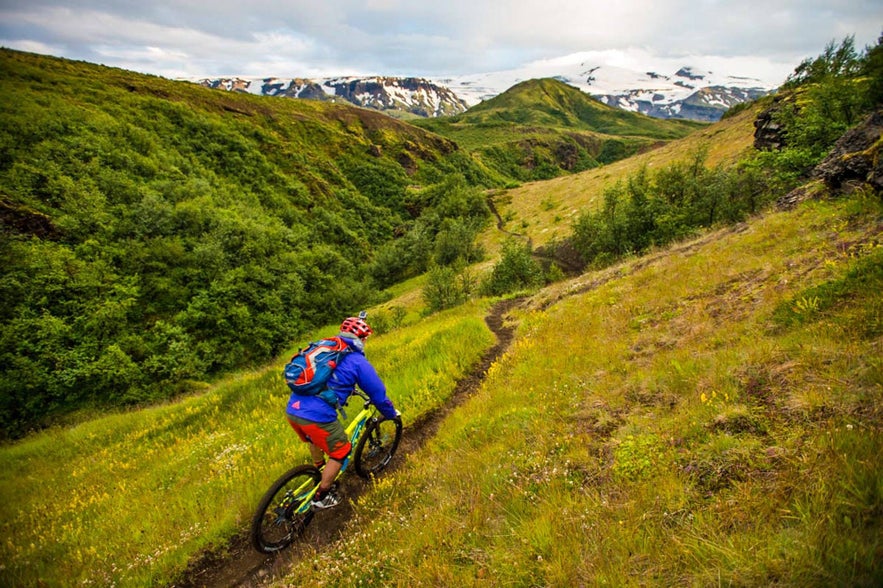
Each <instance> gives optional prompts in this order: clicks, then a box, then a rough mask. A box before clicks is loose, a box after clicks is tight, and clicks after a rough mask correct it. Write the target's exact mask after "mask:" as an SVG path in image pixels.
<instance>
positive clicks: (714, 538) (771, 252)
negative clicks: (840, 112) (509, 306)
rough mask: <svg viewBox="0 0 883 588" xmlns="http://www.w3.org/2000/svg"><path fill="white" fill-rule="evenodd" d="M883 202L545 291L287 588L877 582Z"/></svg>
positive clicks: (881, 498) (697, 244)
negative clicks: (433, 431)
mask: <svg viewBox="0 0 883 588" xmlns="http://www.w3.org/2000/svg"><path fill="white" fill-rule="evenodd" d="M881 212H883V211H881V206H880V202H879V200H878V199H877V198H876V197H873V198H870V199H866V198H864V197H862V196H858V197H856V198H852V199H850V200H845V201H837V202H813V203H810V204H806V205H804V206H802V207H800V208H799V209H797V210H795V211H792V212H778V213H772V214H769V215H766V216H764V217H763V218H759V219H756V220H755V221H753V222H752V223H750V224H748V225H742V226H739V227H736V228H734V229H728V230H721V231H719V232H717V233H712V234H710V235H708V236H706V237H704V238H702V239H699V240H696V241H692V242H688V243H684V244H681V245H679V246H677V247H674V248H672V249H670V250H667V251H662V252H659V253H657V254H655V255H653V256H650V257H647V258H641V259H637V260H634V261H632V262H630V263H626V264H622V265H619V266H615V267H612V268H610V269H609V270H607V271H604V272H600V273H589V274H586V275H585V276H583V277H581V278H579V279H577V280H574V281H572V282H569V283H566V284H562V285H560V286H558V287H556V288H554V289H551V290H548V291H546V292H544V293H542V294H541V295H540V296H538V297H535V298H534V299H532V300H531V302H530V303H529V305H528V307H527V308H526V309H525V310H524V311H523V312H521V313H520V314H519V317H518V318H519V320H520V327H519V332H518V336H517V341H516V343H515V345H514V347H513V348H512V350H511V351H510V353H508V354H507V355H506V356H505V357H504V358H503V359H502V360H501V361H499V362H498V363H497V364H496V365H494V366H493V367H492V368H491V370H490V372H489V374H488V378H487V381H486V382H485V384H484V386H483V387H482V389H481V390H480V392H479V393H478V394H477V395H476V396H475V397H474V398H473V399H472V400H471V401H470V402H468V403H467V404H466V405H464V406H463V407H462V408H461V409H460V410H458V411H457V412H456V413H455V414H454V415H452V416H451V417H450V418H449V419H448V420H447V421H446V422H445V423H444V425H443V426H442V428H441V430H440V432H439V434H438V435H437V437H436V438H435V439H434V440H433V441H432V442H430V443H429V444H428V445H427V447H425V448H424V449H423V450H421V451H420V452H419V453H418V454H417V455H413V456H409V460H408V462H407V464H406V466H405V467H404V468H403V469H402V470H400V471H399V472H397V473H396V475H394V476H390V477H387V478H384V479H383V480H382V481H380V482H378V483H377V485H376V486H375V487H374V489H373V491H372V492H371V493H369V494H368V495H366V496H364V497H363V498H362V499H360V501H359V503H358V504H357V509H356V510H357V516H356V520H354V521H353V522H352V524H351V525H350V526H349V530H348V531H347V533H345V534H344V536H343V537H342V538H341V539H340V540H339V542H338V543H337V544H336V545H334V546H332V548H330V549H326V550H322V551H321V552H315V553H313V552H310V551H309V549H308V550H307V552H306V553H305V554H304V555H303V557H302V558H300V560H299V563H298V564H296V565H295V566H294V567H293V568H292V569H291V571H290V572H289V573H288V574H287V575H286V577H285V579H283V580H282V581H280V582H279V583H278V584H277V585H289V584H290V583H291V582H296V583H299V584H300V583H306V584H319V583H322V582H325V583H327V584H329V585H343V584H347V585H358V584H360V583H361V585H369V586H374V585H376V586H380V585H397V586H440V585H460V586H477V585H490V586H536V585H547V586H574V585H614V586H638V585H640V586H647V585H652V586H696V585H698V586H706V585H738V586H766V585H779V586H838V585H839V586H876V585H879V583H880V582H881V580H883V565H881V562H883V559H881V557H880V554H881V549H883V542H881V537H883V532H881V531H883V518H881V513H883V476H881V470H880V455H881V454H883V429H881V426H883V370H881V367H883V366H881V362H880V357H881V356H883V353H881V351H883V348H881V345H883V314H881V313H883V299H881V297H880V291H881V286H883V249H881V247H880V244H879V238H880V226H879V219H880V214H881ZM340 553H346V554H347V557H346V558H341V557H339V554H340Z"/></svg>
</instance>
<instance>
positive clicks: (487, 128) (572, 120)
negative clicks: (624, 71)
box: [411, 78, 705, 181]
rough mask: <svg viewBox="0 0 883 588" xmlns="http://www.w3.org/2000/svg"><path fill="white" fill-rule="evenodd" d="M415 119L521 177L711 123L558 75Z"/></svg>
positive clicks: (596, 159) (611, 155)
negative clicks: (673, 115)
mask: <svg viewBox="0 0 883 588" xmlns="http://www.w3.org/2000/svg"><path fill="white" fill-rule="evenodd" d="M411 122H412V124H414V125H416V126H419V127H422V128H424V129H428V130H431V131H433V132H434V133H437V134H439V135H442V136H444V137H447V138H448V139H451V140H452V141H454V142H456V143H457V144H458V145H460V146H461V147H462V148H463V149H465V150H466V151H469V152H470V153H472V154H474V155H475V156H477V158H478V159H479V160H480V161H481V162H482V163H483V164H484V165H485V166H487V167H488V168H490V169H492V170H494V171H496V172H497V173H499V174H500V175H501V176H503V177H507V178H515V179H517V180H519V181H534V180H542V179H549V178H552V177H555V176H557V175H562V174H566V173H573V172H579V171H583V170H586V169H590V168H593V167H597V166H599V165H603V164H608V163H612V162H614V161H617V160H620V159H624V158H626V157H629V156H631V155H634V154H635V153H638V152H640V151H643V150H647V149H651V148H653V147H656V146H658V145H660V144H661V143H663V142H665V141H670V140H673V139H679V138H681V137H684V136H686V135H688V134H690V133H691V132H693V131H695V130H697V129H699V128H701V127H703V126H705V125H704V123H700V122H696V121H688V120H660V119H655V118H651V117H648V116H645V115H643V114H640V113H636V112H628V111H624V110H620V109H617V108H613V107H611V106H607V105H606V104H602V103H601V102H599V101H597V100H595V99H593V98H592V97H591V96H588V95H587V94H586V93H585V92H582V91H580V90H578V89H577V88H575V87H573V86H571V85H568V84H565V83H564V82H561V81H559V80H557V79H553V78H544V79H532V80H527V81H524V82H521V83H518V84H516V85H515V86H513V87H512V88H510V89H508V90H506V91H505V92H503V93H501V94H499V95H497V96H494V97H492V98H489V99H487V100H485V101H483V102H480V103H479V104H476V105H475V106H473V107H472V108H470V109H469V110H468V111H466V112H465V113H463V114H459V115H456V116H451V117H444V118H434V119H418V120H414V121H411Z"/></svg>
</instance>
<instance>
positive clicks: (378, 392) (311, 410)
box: [286, 339, 396, 423]
mask: <svg viewBox="0 0 883 588" xmlns="http://www.w3.org/2000/svg"><path fill="white" fill-rule="evenodd" d="M346 341H347V344H349V346H350V350H351V353H347V354H346V355H344V356H343V359H341V360H340V364H339V365H338V366H337V368H335V370H334V373H333V374H332V375H331V379H330V380H329V381H328V387H329V388H330V389H332V390H333V391H334V393H335V394H337V400H338V402H339V403H340V404H341V405H343V404H344V403H345V402H346V401H347V399H348V398H349V397H350V395H351V394H352V393H353V389H354V387H355V386H358V387H359V388H361V389H362V390H364V391H365V393H366V394H368V397H369V398H370V399H371V402H373V403H374V406H376V407H377V410H379V411H380V413H381V414H382V415H383V416H385V417H386V418H388V419H393V418H395V416H396V409H395V407H394V406H393V404H392V401H391V400H390V399H389V398H388V397H387V396H386V386H385V385H384V384H383V380H381V379H380V376H378V375H377V370H375V369H374V366H373V365H371V363H370V362H369V361H368V358H366V357H365V354H364V352H363V351H362V350H361V349H359V346H358V342H357V341H353V340H350V339H346ZM286 412H287V413H288V414H289V415H291V416H296V417H300V418H302V419H307V420H309V421H314V422H317V423H330V422H332V421H335V420H337V410H336V409H335V408H334V407H333V406H331V405H330V404H328V402H326V401H325V400H323V399H322V398H321V397H319V396H302V395H300V394H295V393H292V394H291V397H290V398H289V399H288V406H287V408H286Z"/></svg>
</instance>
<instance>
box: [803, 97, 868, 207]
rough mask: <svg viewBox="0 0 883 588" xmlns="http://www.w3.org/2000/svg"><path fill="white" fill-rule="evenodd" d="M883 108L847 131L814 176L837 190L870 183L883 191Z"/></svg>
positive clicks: (814, 171)
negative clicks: (882, 152) (881, 156)
mask: <svg viewBox="0 0 883 588" xmlns="http://www.w3.org/2000/svg"><path fill="white" fill-rule="evenodd" d="M881 144H883V110H878V111H877V112H875V113H873V114H871V115H869V116H868V117H867V118H866V119H865V120H863V121H862V122H861V123H860V124H859V125H858V126H856V127H854V128H852V129H850V130H849V131H847V132H846V133H844V134H843V136H842V137H840V139H838V140H837V142H836V143H835V144H834V148H833V149H832V150H831V153H830V154H829V155H828V156H827V157H826V158H825V159H824V160H822V162H821V163H819V165H817V166H816V168H815V169H814V170H813V177H814V178H817V179H820V180H822V181H824V182H825V184H826V185H827V186H828V187H829V188H831V189H833V190H839V189H842V188H844V187H847V186H848V185H856V184H859V185H860V184H868V185H870V186H871V187H873V189H874V190H875V191H876V192H877V193H878V194H879V193H881V191H883V160H881V158H880V150H881Z"/></svg>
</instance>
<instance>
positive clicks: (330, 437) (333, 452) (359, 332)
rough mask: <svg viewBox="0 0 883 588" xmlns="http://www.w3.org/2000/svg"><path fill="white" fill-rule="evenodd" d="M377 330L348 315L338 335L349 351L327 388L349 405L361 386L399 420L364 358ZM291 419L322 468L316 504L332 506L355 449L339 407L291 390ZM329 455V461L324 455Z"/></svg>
mask: <svg viewBox="0 0 883 588" xmlns="http://www.w3.org/2000/svg"><path fill="white" fill-rule="evenodd" d="M373 332H374V331H373V330H372V329H371V327H370V326H368V323H366V322H365V320H364V318H362V317H361V316H359V317H349V318H347V319H346V320H344V321H343V323H341V325H340V333H339V334H338V335H337V336H338V337H341V338H343V339H344V340H345V341H346V343H347V345H348V346H349V348H350V353H347V354H345V355H343V356H342V358H341V359H340V363H339V364H338V366H337V368H336V369H335V370H334V373H333V374H332V375H331V379H330V380H329V381H328V388H329V389H330V390H332V391H333V392H334V395H335V396H336V397H337V402H338V405H340V406H343V405H344V404H346V401H347V399H348V398H349V396H350V394H352V393H353V390H354V387H355V386H358V387H359V388H361V389H362V390H364V391H365V393H367V394H368V397H369V398H370V399H371V402H372V403H373V404H374V406H376V407H377V410H379V411H380V414H382V415H383V417H384V418H387V419H398V418H400V417H399V412H398V411H397V410H396V409H395V407H394V406H393V404H392V401H391V400H390V399H389V398H388V397H387V395H386V386H385V385H384V384H383V381H382V380H381V379H380V376H378V375H377V370H375V369H374V366H372V365H371V363H370V362H369V361H368V359H367V358H366V357H365V352H364V347H365V339H367V338H368V336H369V335H371V334H372V333H373ZM286 413H287V415H288V422H289V423H291V426H292V428H293V429H294V430H295V431H296V432H297V434H298V436H299V437H300V438H301V440H302V441H303V442H305V443H309V444H310V455H311V456H312V459H313V463H314V464H315V466H316V467H317V468H322V467H323V466H324V468H325V469H323V470H322V481H321V482H319V489H318V491H317V492H316V495H315V497H314V498H313V502H312V504H313V506H315V507H317V508H330V507H332V506H336V505H337V504H338V503H339V502H340V499H339V497H338V496H337V493H336V492H334V491H333V490H332V483H333V482H334V479H335V478H336V477H337V474H338V472H340V468H341V466H342V465H343V461H344V460H345V459H346V457H347V456H348V455H349V453H350V451H351V450H352V444H351V443H350V441H349V438H348V437H347V434H346V431H345V429H344V426H343V423H341V422H340V421H339V420H338V418H337V406H333V405H331V404H330V403H329V402H328V401H327V400H325V399H323V398H322V397H321V396H318V395H317V396H303V395H300V394H296V393H292V394H291V397H290V398H289V399H288V406H287V408H286ZM326 455H327V456H328V462H327V463H326V461H325V456H326Z"/></svg>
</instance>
